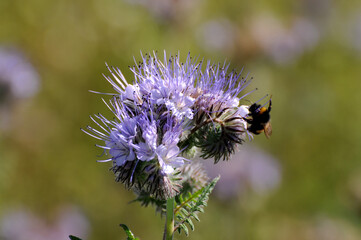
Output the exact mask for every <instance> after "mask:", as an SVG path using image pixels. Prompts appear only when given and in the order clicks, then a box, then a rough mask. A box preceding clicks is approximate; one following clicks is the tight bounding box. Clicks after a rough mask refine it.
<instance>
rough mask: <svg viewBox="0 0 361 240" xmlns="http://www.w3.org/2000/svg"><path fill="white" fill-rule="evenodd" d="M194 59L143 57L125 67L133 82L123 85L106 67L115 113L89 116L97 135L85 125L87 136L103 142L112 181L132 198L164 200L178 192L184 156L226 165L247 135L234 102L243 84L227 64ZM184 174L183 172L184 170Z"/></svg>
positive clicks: (117, 74) (243, 109) (116, 73)
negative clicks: (197, 154) (146, 196)
mask: <svg viewBox="0 0 361 240" xmlns="http://www.w3.org/2000/svg"><path fill="white" fill-rule="evenodd" d="M202 65H203V61H200V62H198V61H197V60H194V59H192V58H191V57H190V55H188V57H187V59H186V61H185V63H181V62H180V61H179V57H178V56H177V55H176V56H175V57H173V56H172V57H170V58H169V59H168V58H167V55H166V53H165V52H164V59H163V61H162V60H160V58H158V55H157V54H156V53H154V55H152V56H151V55H148V54H146V55H145V56H142V61H141V62H139V64H137V65H135V66H133V67H131V71H132V72H133V74H134V81H133V83H132V84H128V82H127V80H126V79H125V77H124V75H123V74H122V73H121V71H120V70H119V69H118V68H114V67H108V66H107V67H108V69H109V71H110V73H111V75H112V78H111V77H107V76H105V78H106V79H107V80H108V81H109V82H110V83H111V85H112V86H113V88H114V90H115V91H116V93H114V94H112V95H113V97H112V98H111V100H110V101H109V102H108V103H106V104H107V106H108V108H109V109H110V110H111V111H112V112H113V114H114V115H115V119H114V120H108V119H107V118H105V117H103V116H102V115H100V114H99V115H95V117H94V118H93V117H92V119H93V121H94V122H95V123H96V124H97V125H98V128H100V130H97V129H95V128H93V127H89V126H88V127H87V130H85V132H86V133H88V134H89V135H91V136H93V137H95V138H97V139H99V140H102V141H104V143H105V145H104V146H101V145H99V147H101V148H103V149H104V150H105V151H106V154H107V155H108V156H109V158H107V159H105V160H100V161H103V162H107V161H111V162H112V163H113V167H112V170H113V172H114V173H115V175H116V180H117V181H121V182H123V183H124V184H125V186H126V187H127V188H129V189H133V190H134V191H135V192H136V193H142V194H143V195H144V194H149V196H152V197H155V198H158V199H168V198H171V197H173V196H175V195H177V194H178V193H179V192H180V191H181V190H182V174H184V169H185V168H184V167H185V164H188V163H189V162H191V161H190V160H188V159H186V157H185V156H187V153H189V152H190V151H193V150H195V149H196V150H199V151H200V152H201V157H203V158H214V160H215V162H218V161H219V160H220V159H223V160H227V159H228V158H229V156H230V154H231V153H233V152H234V149H235V148H236V146H237V145H238V144H241V143H242V142H243V141H244V140H245V138H246V137H247V134H249V133H248V132H247V122H246V121H245V120H244V118H245V117H247V115H248V106H240V105H239V103H240V100H241V99H242V98H243V97H245V96H246V95H248V93H247V94H244V95H243V96H241V97H239V95H240V93H241V92H242V91H243V90H244V89H245V88H246V87H247V85H248V83H249V81H247V80H246V79H244V78H240V74H238V73H236V72H235V71H232V72H230V73H227V70H228V66H226V65H223V66H221V65H219V64H218V65H212V64H211V63H210V62H209V61H208V62H207V64H206V66H205V69H204V70H203V71H202ZM182 169H183V170H182Z"/></svg>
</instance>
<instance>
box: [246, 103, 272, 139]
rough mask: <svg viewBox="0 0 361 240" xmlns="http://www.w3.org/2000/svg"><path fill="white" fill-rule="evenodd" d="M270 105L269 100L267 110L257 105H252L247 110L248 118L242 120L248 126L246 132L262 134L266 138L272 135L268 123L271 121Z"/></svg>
mask: <svg viewBox="0 0 361 240" xmlns="http://www.w3.org/2000/svg"><path fill="white" fill-rule="evenodd" d="M271 105H272V101H271V99H270V100H269V104H268V108H265V107H264V106H261V105H259V104H257V103H253V104H252V105H251V106H250V107H249V108H248V111H249V114H248V117H246V118H244V120H245V121H246V122H247V123H248V124H250V125H249V127H248V128H247V130H248V131H250V132H251V133H254V134H260V133H261V132H264V134H265V135H266V137H267V138H270V136H271V134H272V126H271V123H270V120H271V115H270V112H271Z"/></svg>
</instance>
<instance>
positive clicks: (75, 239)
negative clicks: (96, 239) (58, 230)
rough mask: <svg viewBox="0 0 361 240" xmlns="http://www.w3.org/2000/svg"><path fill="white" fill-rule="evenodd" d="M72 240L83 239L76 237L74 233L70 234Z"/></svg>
mask: <svg viewBox="0 0 361 240" xmlns="http://www.w3.org/2000/svg"><path fill="white" fill-rule="evenodd" d="M69 238H70V240H81V238H78V237H75V236H73V235H69Z"/></svg>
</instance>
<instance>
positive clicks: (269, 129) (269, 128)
mask: <svg viewBox="0 0 361 240" xmlns="http://www.w3.org/2000/svg"><path fill="white" fill-rule="evenodd" d="M264 134H265V135H266V137H267V138H270V137H271V135H272V125H271V123H270V122H268V123H266V125H265V126H264Z"/></svg>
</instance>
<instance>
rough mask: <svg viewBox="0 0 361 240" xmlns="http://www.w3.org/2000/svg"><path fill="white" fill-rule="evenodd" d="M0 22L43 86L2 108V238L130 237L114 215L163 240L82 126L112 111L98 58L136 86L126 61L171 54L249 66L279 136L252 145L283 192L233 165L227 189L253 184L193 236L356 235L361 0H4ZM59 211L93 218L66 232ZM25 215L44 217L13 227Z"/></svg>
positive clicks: (9, 44)
mask: <svg viewBox="0 0 361 240" xmlns="http://www.w3.org/2000/svg"><path fill="white" fill-rule="evenodd" d="M0 22H1V24H0V45H1V46H0V47H5V48H11V49H16V51H18V52H22V55H23V56H24V59H25V61H28V62H29V63H30V64H31V66H32V67H33V68H34V70H35V71H36V72H37V73H38V75H39V81H40V84H39V89H38V91H37V93H36V95H34V96H32V97H30V98H26V99H12V100H11V104H9V102H6V103H3V102H2V103H0V108H1V109H5V108H4V107H3V106H6V111H1V112H0V123H2V121H3V119H5V118H6V119H7V120H6V121H7V123H8V124H6V128H4V127H2V128H1V129H0V196H1V197H0V236H1V237H2V235H6V234H12V231H10V230H9V231H8V228H6V229H5V228H4V224H5V225H6V224H9V221H10V223H11V224H12V225H11V226H14V228H15V229H17V234H18V235H16V236H17V237H18V238H17V239H24V238H25V237H26V236H29V235H26V234H28V233H25V232H24V233H23V235H21V234H22V231H25V230H27V231H30V232H31V230H33V231H34V229H37V233H38V235H30V236H36V240H39V239H40V240H41V239H67V238H68V236H69V235H76V236H78V237H80V238H81V239H90V240H92V239H94V240H95V239H120V238H125V234H124V233H123V232H122V230H121V229H120V228H119V224H120V223H126V224H127V226H129V227H130V228H131V229H132V231H133V232H134V233H135V234H136V235H137V236H139V237H140V238H141V239H161V238H162V229H163V226H164V222H163V220H162V219H159V217H158V216H154V209H152V208H142V207H140V206H139V204H137V203H132V204H128V203H129V202H130V201H131V200H133V198H134V196H133V195H132V194H131V193H130V192H127V191H126V190H124V189H123V187H122V185H120V184H117V183H115V182H114V179H113V174H112V173H111V172H109V171H108V170H109V168H110V165H108V164H106V163H105V164H101V163H97V162H96V161H95V160H96V159H97V158H96V155H101V152H100V151H99V149H97V148H96V147H93V145H94V144H95V143H96V141H95V140H94V139H92V138H90V137H89V136H87V135H85V134H84V133H82V132H81V131H80V130H79V128H80V127H84V126H86V125H87V124H88V123H89V122H90V120H89V119H88V118H87V117H86V116H87V115H90V114H93V113H97V112H104V110H105V108H106V107H105V106H104V104H103V102H102V101H101V99H100V96H99V95H96V94H92V93H89V92H88V90H89V89H90V90H96V91H100V92H111V91H112V89H111V87H110V85H109V84H107V82H106V80H104V79H103V77H102V76H101V73H105V72H106V71H107V70H106V67H105V64H104V63H105V62H107V63H108V64H109V65H116V66H118V67H119V68H120V69H121V70H122V71H123V73H124V75H125V76H126V77H127V78H128V79H129V81H132V80H133V79H132V78H131V76H132V74H131V72H130V71H129V70H128V68H127V66H128V65H133V64H134V62H133V56H134V57H135V58H136V59H137V58H138V56H139V52H140V51H142V52H143V53H145V52H148V51H152V50H158V51H160V52H161V51H163V50H164V49H165V50H167V52H173V53H174V54H177V53H178V51H179V53H180V55H181V56H184V58H185V56H186V54H187V53H188V51H191V53H192V55H193V56H198V55H199V56H202V57H204V58H205V59H213V60H214V62H218V61H221V62H222V61H224V59H227V61H230V62H231V66H232V67H236V68H238V69H239V70H240V69H241V68H242V67H244V70H243V71H244V73H245V74H247V73H248V72H249V73H250V76H253V77H254V80H253V81H254V84H253V86H254V87H255V86H257V87H258V88H259V90H258V91H256V92H255V93H254V94H252V95H251V96H249V98H248V100H250V101H256V100H257V99H259V98H261V97H262V96H264V95H265V94H266V93H270V94H272V102H273V108H272V112H271V116H272V125H273V135H272V137H271V139H270V140H267V139H266V138H263V137H258V138H256V139H255V140H254V141H253V143H252V145H258V148H261V149H263V151H265V152H268V154H270V155H272V156H273V158H272V159H276V161H278V162H277V166H279V169H282V174H281V176H282V177H280V179H279V180H278V181H279V182H278V183H277V184H276V185H274V186H277V188H274V189H273V190H272V191H267V194H266V195H265V194H259V193H258V192H257V190H256V191H255V190H254V189H252V186H253V185H252V183H251V180H249V179H248V178H247V179H245V178H246V177H245V176H248V175H249V174H244V173H242V171H240V172H241V173H242V174H243V175H242V174H241V175H237V176H241V177H236V178H235V180H234V181H235V182H234V184H235V185H237V184H239V182H242V183H245V184H240V186H247V187H248V189H246V190H244V187H240V188H242V189H243V190H242V191H240V192H239V194H236V195H235V197H233V198H226V199H224V198H222V199H218V198H217V197H216V194H214V195H211V196H210V201H209V203H208V207H207V211H206V212H205V213H204V214H203V215H202V218H201V220H202V221H201V223H196V224H195V225H196V228H197V231H195V232H193V233H192V236H191V237H192V239H210V240H212V239H257V240H258V239H259V240H263V239H264V240H269V239H271V240H272V239H277V240H283V239H295V240H298V239H307V240H308V239H317V240H319V239H321V240H323V239H327V240H328V239H346V240H348V239H360V238H361V231H360V230H359V229H360V226H361V211H360V209H361V194H360V192H361V178H360V177H359V176H360V172H361V150H360V147H359V145H360V143H361V125H360V122H361V110H360V108H359V106H358V105H359V103H360V102H361V99H360V89H361V81H360V80H361V68H360V66H361V47H360V43H361V30H360V26H361V3H360V2H359V1H356V0H349V1H343V2H342V1H334V0H300V1H286V0H272V1H266V0H262V1H239V0H225V1H216V0H208V1H207V0H192V1H190V0H182V1H175V0H103V1H97V0H90V1H85V0H78V1H71V0H59V1H46V0H29V1H13V0H1V1H0ZM2 77H4V76H3V75H1V73H0V79H1V78H2ZM0 82H2V81H1V80H0ZM0 86H3V85H1V84H0ZM3 89H5V88H3ZM3 89H2V90H3ZM250 89H252V86H250ZM5 90H6V89H5ZM1 93H3V92H1ZM103 97H105V98H106V96H103ZM2 104H6V105H2ZM109 116H110V114H109ZM246 148H247V146H244V147H243V146H242V147H241V148H240V151H242V150H244V149H246ZM237 156H238V155H237ZM240 156H243V155H242V154H241V155H240ZM246 156H248V155H246ZM251 156H252V155H250V156H249V158H251ZM237 160H241V159H237V157H235V158H233V159H232V160H231V161H237ZM248 160H251V159H247V161H248ZM242 161H245V160H242ZM219 164H221V166H225V165H226V164H230V162H222V163H219ZM240 167H242V165H240ZM225 168H226V167H225ZM280 171H281V170H280ZM256 172H257V171H256ZM260 172H261V173H262V171H260ZM252 176H255V175H254V174H252ZM277 176H278V175H277ZM260 177H262V176H260ZM253 178H254V177H253ZM221 179H222V177H221ZM219 186H221V181H220V182H219ZM217 187H218V186H216V188H215V191H217ZM64 206H72V208H75V209H77V210H76V211H77V214H79V216H82V219H83V218H85V219H86V220H84V221H86V223H84V222H82V223H74V224H73V226H79V229H81V226H82V225H81V224H85V225H87V226H89V227H87V228H82V229H84V230H83V231H82V232H79V233H78V232H68V231H73V230H72V228H71V227H69V226H68V225H61V224H60V223H62V221H61V220H59V219H62V218H61V217H60V216H62V215H61V214H60V213H59V212H64V210H63V209H64ZM19 211H23V212H24V213H22V214H20V215H16V216H20V217H21V216H26V217H27V218H29V216H31V217H32V219H38V220H37V222H36V223H37V224H38V225H35V226H36V227H33V225H31V224H30V222H34V221H13V222H11V220H12V219H13V218H12V217H13V216H14V212H15V213H18V212H19ZM69 214H70V216H73V215H72V214H71V213H69ZM22 219H23V218H22ZM16 224H23V225H16ZM58 224H60V225H61V226H64V227H63V228H61V229H63V230H64V231H63V232H62V231H55V230H54V229H57V228H56V227H55V226H60V225H58ZM77 224H78V225H77ZM79 224H80V225H79ZM7 226H8V225H7ZM24 226H26V227H24ZM38 226H41V227H40V228H39V227H38ZM29 229H30V230H29ZM38 229H42V230H41V231H40V230H38ZM45 229H46V230H45ZM1 234H2V235H1ZM6 236H7V237H9V235H6ZM49 236H51V237H49ZM1 237H0V238H1ZM21 237H22V238H21ZM41 237H42V238H41ZM11 239H14V238H11ZM25 239H30V240H31V238H29V237H28V238H25ZM180 239H186V237H185V236H184V235H181V237H180ZM14 240H16V239H14ZM34 240H35V239H34Z"/></svg>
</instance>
